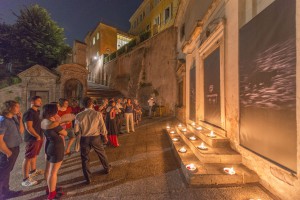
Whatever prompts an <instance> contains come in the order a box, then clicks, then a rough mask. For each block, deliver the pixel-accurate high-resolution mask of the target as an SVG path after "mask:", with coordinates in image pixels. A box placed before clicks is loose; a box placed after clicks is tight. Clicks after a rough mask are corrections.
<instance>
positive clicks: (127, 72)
mask: <svg viewBox="0 0 300 200" xmlns="http://www.w3.org/2000/svg"><path fill="white" fill-rule="evenodd" d="M176 40H177V34H176V29H175V28H173V27H171V28H169V29H166V30H165V31H163V32H161V33H160V34H158V35H156V36H154V37H153V38H151V39H149V40H147V41H145V42H143V43H141V44H139V45H138V46H137V47H135V48H134V49H133V50H132V51H131V52H129V53H127V54H125V55H122V56H119V57H118V58H117V59H115V60H113V61H111V62H109V63H106V64H105V65H104V70H105V73H106V74H107V77H108V83H109V86H110V87H112V88H114V89H117V90H119V91H121V92H122V93H123V94H124V95H125V96H129V97H132V98H138V99H139V100H140V102H141V103H142V104H143V105H146V100H147V99H148V98H149V97H150V96H155V94H156V101H157V102H158V103H159V104H161V105H164V106H166V107H167V109H168V110H169V113H170V114H171V113H174V110H175V104H176V100H177V84H176V72H175V70H176V66H177V60H176Z"/></svg>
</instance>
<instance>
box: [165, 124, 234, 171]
mask: <svg viewBox="0 0 300 200" xmlns="http://www.w3.org/2000/svg"><path fill="white" fill-rule="evenodd" d="M191 125H192V126H193V127H195V128H196V129H197V130H199V131H200V130H202V127H201V126H198V127H197V126H196V123H195V122H193V123H192V124H191ZM182 127H183V126H182V124H178V128H182ZM166 128H167V130H170V129H171V127H170V126H167V127H166ZM181 131H182V132H187V129H186V128H182V129H181ZM170 133H171V134H175V133H176V132H175V131H174V130H172V131H170ZM207 136H208V137H211V138H215V137H216V135H215V133H214V132H213V131H210V134H208V135H207ZM189 139H190V140H191V141H195V140H197V138H196V137H195V136H191V137H189ZM172 140H173V141H174V142H177V141H179V139H178V138H173V139H172ZM197 148H198V149H201V150H207V149H208V148H207V147H206V146H205V144H204V143H203V142H202V143H201V144H200V145H199V146H197ZM178 151H179V152H180V153H186V152H187V149H186V148H185V147H181V148H180V149H179V150H178ZM186 168H187V169H188V170H190V171H195V170H196V169H197V168H196V166H195V164H193V163H191V164H188V165H186ZM224 172H225V173H227V174H229V175H234V174H235V170H234V168H233V167H231V168H224Z"/></svg>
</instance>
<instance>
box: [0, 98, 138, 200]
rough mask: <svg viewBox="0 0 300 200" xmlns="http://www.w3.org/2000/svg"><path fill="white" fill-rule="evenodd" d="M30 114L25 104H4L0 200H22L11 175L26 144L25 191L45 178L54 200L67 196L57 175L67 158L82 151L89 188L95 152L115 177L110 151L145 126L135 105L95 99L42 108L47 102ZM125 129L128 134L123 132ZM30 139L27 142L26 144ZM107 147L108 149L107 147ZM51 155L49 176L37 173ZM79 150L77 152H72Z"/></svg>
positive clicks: (35, 104)
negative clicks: (13, 199)
mask: <svg viewBox="0 0 300 200" xmlns="http://www.w3.org/2000/svg"><path fill="white" fill-rule="evenodd" d="M30 103H31V106H30V108H29V109H28V110H27V111H26V112H25V113H24V114H23V115H22V113H21V112H20V110H21V109H20V104H19V103H18V102H16V101H13V100H10V101H6V102H4V103H3V105H2V107H1V113H0V200H1V199H6V198H11V197H15V196H19V195H21V193H22V191H13V190H10V188H9V180H10V173H11V171H12V170H13V168H14V165H15V163H16V160H17V158H18V155H19V153H20V144H21V143H22V141H23V140H24V142H25V149H24V150H23V151H24V154H25V156H24V161H23V164H22V173H23V180H22V182H21V185H22V186H24V187H30V186H34V185H37V184H38V182H37V181H36V180H34V179H35V177H36V176H39V175H44V179H45V181H46V182H47V187H46V188H45V192H46V194H47V195H48V197H47V198H48V199H56V198H60V197H61V196H62V195H64V193H63V190H62V188H60V187H57V174H58V171H59V169H60V167H61V164H62V162H63V160H64V157H65V156H70V155H71V154H72V153H73V152H79V151H80V157H81V161H82V172H83V175H84V178H85V180H86V183H87V184H90V183H91V182H92V176H91V171H90V167H89V153H90V151H91V149H94V152H95V153H96V154H97V155H98V157H99V160H100V162H101V164H102V166H103V169H104V173H106V174H108V173H110V171H111V169H112V168H111V166H110V165H109V162H108V159H107V156H106V153H105V149H104V147H105V146H106V145H111V146H112V147H119V146H120V144H119V142H118V135H119V134H124V133H131V132H135V126H136V125H138V124H139V123H140V121H141V120H142V113H143V112H142V108H141V106H140V105H139V102H138V101H137V100H136V99H135V100H134V101H133V102H132V100H131V99H129V98H128V99H127V98H117V99H115V98H111V99H107V98H104V99H102V100H98V101H95V100H93V99H92V98H90V97H85V98H83V99H82V104H81V105H82V106H80V104H79V101H78V100H72V101H71V102H69V100H68V99H59V102H51V103H49V104H46V105H44V106H42V98H41V97H39V96H34V97H32V98H31V99H30ZM122 126H125V127H126V128H125V131H123V130H122ZM23 138H24V139H23ZM103 144H105V145H103ZM43 146H44V149H45V170H42V169H37V165H36V163H37V158H38V155H39V154H40V151H41V149H42V147H43ZM73 147H74V151H72V148H73Z"/></svg>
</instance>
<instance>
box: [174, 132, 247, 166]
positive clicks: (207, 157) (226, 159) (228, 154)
mask: <svg viewBox="0 0 300 200" xmlns="http://www.w3.org/2000/svg"><path fill="white" fill-rule="evenodd" d="M176 131H177V133H178V135H179V136H180V137H181V139H182V140H183V141H184V142H185V144H187V145H188V146H189V148H190V149H191V150H192V151H193V153H194V154H195V156H196V157H197V158H198V159H199V160H201V161H202V162H204V163H231V164H240V163H241V162H242V156H241V155H240V154H239V153H237V152H236V151H234V150H232V149H231V148H230V147H225V148H213V147H210V146H209V147H208V149H207V150H200V149H198V148H197V146H199V145H200V144H201V143H202V142H203V143H205V142H204V141H203V140H202V139H200V138H197V137H196V138H197V140H195V141H191V140H189V137H191V136H195V134H194V133H192V132H188V133H185V134H183V133H182V132H180V131H179V129H178V128H176ZM205 145H206V146H208V145H207V144H205Z"/></svg>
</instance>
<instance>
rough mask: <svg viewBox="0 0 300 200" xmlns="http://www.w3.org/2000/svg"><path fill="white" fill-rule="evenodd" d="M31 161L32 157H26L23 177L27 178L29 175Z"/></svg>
mask: <svg viewBox="0 0 300 200" xmlns="http://www.w3.org/2000/svg"><path fill="white" fill-rule="evenodd" d="M30 162H31V159H28V158H25V159H24V161H23V165H22V171H23V179H26V178H28V177H29V168H30Z"/></svg>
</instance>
